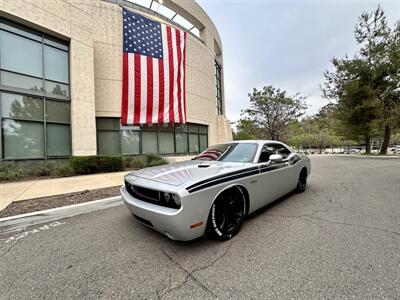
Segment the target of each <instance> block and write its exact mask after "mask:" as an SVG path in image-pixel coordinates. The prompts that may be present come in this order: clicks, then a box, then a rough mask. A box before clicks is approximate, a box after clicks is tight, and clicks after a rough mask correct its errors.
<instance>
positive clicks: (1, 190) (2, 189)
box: [0, 171, 129, 211]
mask: <svg viewBox="0 0 400 300" xmlns="http://www.w3.org/2000/svg"><path fill="white" fill-rule="evenodd" d="M128 173H129V172H127V171H124V172H115V173H101V174H92V175H82V176H72V177H63V178H51V179H37V180H30V181H20V182H10V183H0V211H1V210H3V209H4V208H5V207H7V206H8V205H9V204H10V203H11V202H15V201H21V200H27V199H32V198H38V197H46V196H54V195H61V194H66V193H74V192H80V191H84V190H94V189H101V188H107V187H112V186H118V185H122V184H123V178H124V176H125V175H126V174H128Z"/></svg>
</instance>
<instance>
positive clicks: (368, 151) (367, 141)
mask: <svg viewBox="0 0 400 300" xmlns="http://www.w3.org/2000/svg"><path fill="white" fill-rule="evenodd" d="M370 141H371V140H370V138H369V136H366V137H365V154H371V143H370Z"/></svg>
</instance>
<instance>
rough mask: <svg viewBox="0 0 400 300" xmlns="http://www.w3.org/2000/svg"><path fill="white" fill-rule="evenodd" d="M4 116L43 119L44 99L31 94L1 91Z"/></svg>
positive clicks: (2, 113)
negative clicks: (30, 95)
mask: <svg viewBox="0 0 400 300" xmlns="http://www.w3.org/2000/svg"><path fill="white" fill-rule="evenodd" d="M1 115H2V117H3V118H15V119H26V120H37V121H42V120H43V100H42V99H37V98H33V97H29V96H22V95H15V94H8V93H1Z"/></svg>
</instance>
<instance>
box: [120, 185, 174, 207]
mask: <svg viewBox="0 0 400 300" xmlns="http://www.w3.org/2000/svg"><path fill="white" fill-rule="evenodd" d="M125 188H126V190H127V191H128V193H129V194H130V195H131V196H132V197H134V198H136V199H139V200H142V201H144V202H149V203H153V204H157V205H160V206H165V207H170V208H179V206H178V205H176V203H175V202H174V201H173V200H172V199H170V201H167V200H166V199H165V197H164V193H163V192H160V191H156V190H152V189H148V188H145V187H141V186H137V185H133V184H130V183H129V182H127V181H125Z"/></svg>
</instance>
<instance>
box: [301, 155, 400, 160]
mask: <svg viewBox="0 0 400 300" xmlns="http://www.w3.org/2000/svg"><path fill="white" fill-rule="evenodd" d="M307 156H309V157H357V158H371V159H400V156H396V155H391V156H389V155H388V156H383V155H376V156H375V155H356V154H309V155H307Z"/></svg>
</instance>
